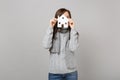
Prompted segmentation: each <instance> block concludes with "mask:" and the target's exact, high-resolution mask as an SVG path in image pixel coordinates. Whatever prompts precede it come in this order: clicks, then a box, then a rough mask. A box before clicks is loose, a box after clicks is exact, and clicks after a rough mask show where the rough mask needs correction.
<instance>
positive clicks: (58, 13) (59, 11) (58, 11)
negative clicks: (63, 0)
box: [52, 8, 71, 40]
mask: <svg viewBox="0 0 120 80" xmlns="http://www.w3.org/2000/svg"><path fill="white" fill-rule="evenodd" d="M65 12H68V14H69V17H70V18H71V13H70V11H69V10H68V9H65V8H60V9H58V10H57V11H56V13H55V16H54V17H55V18H58V16H61V15H62V14H64V13H65ZM57 31H58V28H57V22H56V24H55V26H54V28H53V38H52V40H53V39H55V35H56V33H57ZM68 31H69V32H70V31H71V28H70V27H68ZM69 39H70V34H69Z"/></svg>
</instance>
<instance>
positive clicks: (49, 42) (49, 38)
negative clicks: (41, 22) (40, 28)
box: [43, 27, 53, 49]
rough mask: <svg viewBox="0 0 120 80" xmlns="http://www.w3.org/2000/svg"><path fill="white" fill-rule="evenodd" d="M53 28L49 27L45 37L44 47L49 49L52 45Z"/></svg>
mask: <svg viewBox="0 0 120 80" xmlns="http://www.w3.org/2000/svg"><path fill="white" fill-rule="evenodd" d="M52 37H53V28H52V27H48V29H47V31H46V34H45V36H44V38H43V47H44V48H46V49H49V48H50V47H51V46H52Z"/></svg>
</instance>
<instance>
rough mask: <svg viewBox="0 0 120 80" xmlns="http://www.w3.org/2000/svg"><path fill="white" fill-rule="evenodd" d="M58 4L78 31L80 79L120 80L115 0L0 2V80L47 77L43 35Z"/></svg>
mask: <svg viewBox="0 0 120 80" xmlns="http://www.w3.org/2000/svg"><path fill="white" fill-rule="evenodd" d="M61 7H65V8H67V9H69V10H70V11H71V13H72V17H73V20H74V21H75V23H76V26H75V27H76V29H77V30H78V32H79V33H80V46H79V49H78V50H77V51H76V55H77V62H78V68H79V80H120V50H119V49H120V1H119V0H0V80H47V76H48V75H47V73H48V66H49V63H48V62H49V52H48V51H47V50H46V49H44V48H43V47H42V39H43V37H44V34H45V31H46V29H47V27H48V26H49V20H50V19H51V18H52V17H53V16H54V14H55V12H56V10H57V9H59V8H61Z"/></svg>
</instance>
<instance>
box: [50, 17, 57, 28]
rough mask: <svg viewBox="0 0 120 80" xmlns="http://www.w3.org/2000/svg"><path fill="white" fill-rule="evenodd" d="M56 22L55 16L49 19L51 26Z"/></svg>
mask: <svg viewBox="0 0 120 80" xmlns="http://www.w3.org/2000/svg"><path fill="white" fill-rule="evenodd" d="M56 22H57V19H56V18H53V19H51V20H50V26H51V27H52V28H53V27H54V26H55V24H56Z"/></svg>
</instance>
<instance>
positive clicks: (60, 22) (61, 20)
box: [57, 15, 68, 28]
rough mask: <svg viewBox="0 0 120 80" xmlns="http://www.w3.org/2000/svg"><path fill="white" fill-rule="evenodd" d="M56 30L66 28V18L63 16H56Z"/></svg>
mask: <svg viewBox="0 0 120 80" xmlns="http://www.w3.org/2000/svg"><path fill="white" fill-rule="evenodd" d="M57 27H58V28H62V27H63V28H68V18H67V17H66V16H65V15H61V16H60V17H59V16H58V24H57Z"/></svg>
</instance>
